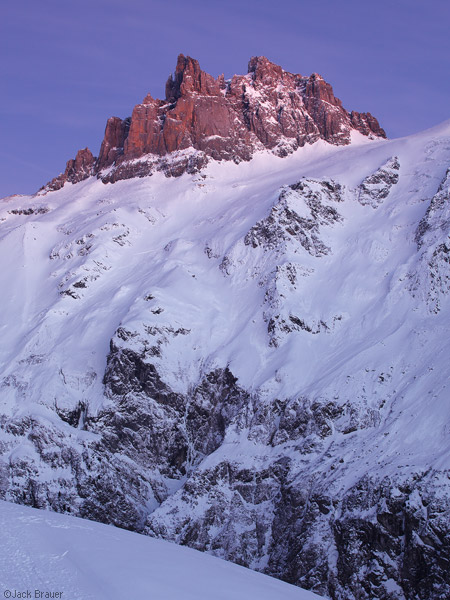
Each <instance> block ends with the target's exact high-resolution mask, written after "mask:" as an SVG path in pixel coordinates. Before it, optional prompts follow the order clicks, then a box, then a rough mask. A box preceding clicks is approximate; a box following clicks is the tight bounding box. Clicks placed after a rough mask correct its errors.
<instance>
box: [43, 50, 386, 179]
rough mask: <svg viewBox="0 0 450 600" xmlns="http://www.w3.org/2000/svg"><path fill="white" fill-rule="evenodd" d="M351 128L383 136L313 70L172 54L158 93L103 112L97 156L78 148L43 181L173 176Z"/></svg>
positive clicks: (341, 140) (336, 140) (333, 139)
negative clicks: (205, 63) (243, 71)
mask: <svg viewBox="0 0 450 600" xmlns="http://www.w3.org/2000/svg"><path fill="white" fill-rule="evenodd" d="M354 130H356V131H359V132H360V133H362V134H363V135H365V136H369V137H381V138H385V137H386V134H385V132H384V130H383V129H381V127H380V125H379V123H378V121H377V120H376V119H375V117H373V116H372V115H371V114H370V113H358V112H355V111H352V112H351V113H349V112H347V111H346V110H345V108H343V106H342V103H341V101H340V100H339V99H338V98H336V97H335V96H334V94H333V89H332V87H331V85H330V84H329V83H327V82H326V81H325V80H324V79H323V78H322V77H321V76H320V75H318V74H317V73H313V74H312V75H311V76H310V77H303V76H302V75H298V74H293V73H289V72H287V71H284V70H283V69H282V68H281V67H280V66H278V65H275V64H274V63H272V62H270V61H269V60H268V59H267V58H265V57H264V56H256V57H253V58H251V59H250V62H249V64H248V73H247V75H234V76H233V77H232V78H231V79H230V80H225V79H224V76H223V75H220V76H219V77H217V79H214V77H212V76H211V75H209V74H208V73H205V72H204V71H202V69H201V68H200V65H199V63H198V61H197V60H195V59H193V58H191V57H189V56H184V55H183V54H180V55H179V57H178V61H177V66H176V69H175V73H174V75H171V76H170V77H169V79H168V81H167V83H166V98H165V99H164V100H158V99H154V98H153V97H152V96H151V95H150V94H148V95H147V96H146V97H145V98H144V100H143V101H142V103H141V104H137V105H136V106H135V107H134V109H133V113H132V115H131V117H128V118H126V119H123V120H122V119H120V118H119V117H111V118H110V119H108V121H107V124H106V130H105V137H104V139H103V142H102V144H101V148H100V153H99V156H98V158H97V159H94V157H93V156H92V154H91V152H90V151H89V150H88V149H87V148H86V149H85V150H80V152H79V153H78V154H77V157H76V159H75V160H71V161H69V162H68V163H67V168H66V171H65V172H64V173H63V174H61V175H59V176H58V177H56V178H55V179H54V180H53V181H51V182H50V183H49V184H47V186H46V189H47V190H56V189H59V188H61V187H62V186H63V185H64V184H65V183H66V182H71V183H77V182H78V181H82V180H83V179H86V178H87V177H90V176H92V175H95V176H97V177H98V178H100V179H102V181H103V182H104V183H110V182H114V181H118V180H120V179H130V178H132V177H144V176H146V175H150V174H151V173H152V172H153V171H155V170H163V171H164V172H165V173H166V175H168V176H178V175H181V174H182V173H184V172H186V171H187V172H196V171H198V170H199V169H201V168H202V167H203V166H204V165H205V164H206V163H207V162H208V160H209V159H210V158H212V159H214V160H232V161H235V162H240V161H242V160H246V161H247V160H250V159H251V158H252V156H253V154H254V153H255V152H257V151H260V150H265V149H266V150H270V151H272V152H273V153H275V154H277V155H279V156H286V155H288V154H290V153H292V152H294V151H295V150H297V148H299V147H301V146H304V145H305V144H313V143H314V142H316V141H317V140H319V139H322V140H325V141H327V142H328V143H330V144H334V145H346V144H349V143H350V141H351V133H352V131H354ZM179 151H182V152H181V153H180V152H179ZM175 152H176V153H177V155H174V154H173V153H175Z"/></svg>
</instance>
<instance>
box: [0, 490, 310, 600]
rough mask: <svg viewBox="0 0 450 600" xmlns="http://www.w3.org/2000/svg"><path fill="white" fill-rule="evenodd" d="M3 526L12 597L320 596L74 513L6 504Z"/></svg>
mask: <svg viewBox="0 0 450 600" xmlns="http://www.w3.org/2000/svg"><path fill="white" fill-rule="evenodd" d="M0 527H1V531H2V535H1V539H2V544H1V549H0V560H1V565H2V568H1V572H0V586H1V593H2V597H5V598H8V597H13V598H14V593H16V596H15V597H16V598H20V597H22V598H26V597H28V596H26V595H22V596H20V595H18V594H19V593H22V594H23V593H24V592H27V591H28V592H30V594H31V596H29V597H31V598H63V599H64V600H124V598H155V600H180V599H181V598H182V599H183V600H211V598H217V600H275V599H277V598H280V599H281V598H283V600H314V599H315V598H316V599H319V598H320V597H319V596H317V595H316V594H312V593H311V592H307V591H305V590H300V589H299V588H296V587H294V586H292V585H289V584H287V583H284V582H282V581H278V580H276V579H273V578H272V577H268V576H267V575H261V574H260V573H255V572H254V571H250V570H249V569H245V568H243V567H239V566H238V565H233V564H231V563H227V562H225V561H223V560H220V559H218V558H214V557H211V556H208V555H206V554H202V553H200V552H197V551H195V550H191V549H190V548H181V547H179V546H176V545H175V544H170V543H169V542H163V541H161V540H154V539H151V538H148V537H144V536H141V535H139V534H136V533H132V532H129V531H124V530H121V529H117V528H113V527H110V526H107V525H102V524H100V523H93V522H89V521H85V520H83V519H77V518H75V517H69V516H67V515H58V514H55V513H49V512H47V511H41V510H36V509H33V508H29V507H23V506H16V505H14V504H10V503H7V502H0ZM8 591H9V592H11V594H12V595H11V596H8V595H7V593H8Z"/></svg>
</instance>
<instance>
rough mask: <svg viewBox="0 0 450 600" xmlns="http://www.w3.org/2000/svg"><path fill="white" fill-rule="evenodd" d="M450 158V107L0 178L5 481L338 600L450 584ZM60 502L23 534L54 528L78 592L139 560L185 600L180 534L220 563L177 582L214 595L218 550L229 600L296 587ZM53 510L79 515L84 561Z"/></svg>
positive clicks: (27, 498)
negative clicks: (403, 132)
mask: <svg viewBox="0 0 450 600" xmlns="http://www.w3.org/2000/svg"><path fill="white" fill-rule="evenodd" d="M449 168H450V121H447V122H445V123H443V124H442V125H440V126H439V127H435V128H433V129H431V130H428V131H425V132H422V133H420V134H417V135H414V136H410V137H408V138H402V139H398V140H392V141H388V140H369V139H368V138H366V137H364V136H362V135H361V134H358V133H353V141H352V144H351V145H349V146H345V147H342V146H340V147H336V146H331V145H329V144H327V143H326V142H323V141H319V142H317V143H315V144H313V145H312V146H305V147H303V148H300V149H299V150H297V151H296V152H294V153H293V154H291V155H290V156H288V157H286V158H279V157H276V156H274V155H273V154H271V153H269V152H261V153H259V154H257V155H255V157H254V158H253V159H252V160H251V161H250V162H241V163H240V164H234V163H231V162H220V163H219V162H214V161H211V162H210V163H209V164H208V166H207V167H206V168H205V169H203V170H202V171H201V172H199V173H196V174H195V175H189V174H184V175H182V176H181V177H178V178H170V177H169V178H168V177H166V176H165V175H164V174H163V173H161V172H156V173H154V174H153V175H152V176H150V177H145V178H141V179H131V180H125V181H118V182H116V183H114V184H106V185H105V184H104V183H102V181H100V180H97V179H96V178H94V177H91V178H90V179H87V180H86V181H83V182H81V183H78V184H76V185H72V184H66V185H65V186H64V187H63V188H62V189H60V190H58V191H56V192H51V193H39V194H37V195H34V196H13V197H8V198H5V199H3V200H2V201H1V203H0V248H1V251H0V287H1V289H2V290H4V295H3V299H2V301H1V321H0V330H1V335H2V344H1V346H0V365H1V367H0V369H1V379H0V425H1V430H0V497H1V498H3V499H5V500H9V501H12V502H17V503H20V504H29V505H32V506H35V507H38V508H47V509H50V510H54V511H57V512H63V513H71V514H73V515H77V516H82V517H85V518H88V519H92V520H96V521H102V522H107V523H112V524H116V525H119V526H121V527H125V528H129V529H132V530H135V531H138V532H142V533H145V534H147V535H149V536H152V537H159V538H163V539H165V540H170V541H174V542H177V543H179V544H182V545H189V546H191V547H193V548H196V549H198V550H204V551H207V552H209V553H210V554H214V555H216V556H219V557H221V558H225V559H227V560H230V561H233V562H236V563H239V564H242V565H246V566H249V567H251V568H253V569H256V570H259V571H263V572H265V573H267V574H270V575H273V576H275V577H279V578H283V579H285V580H287V581H289V582H292V583H295V584H297V585H299V586H300V587H304V588H308V589H312V590H314V591H315V592H317V593H319V594H322V595H323V596H328V597H331V598H333V599H335V600H354V599H356V598H358V599H359V600H363V599H367V600H369V599H370V600H375V599H377V598H378V599H380V600H405V599H406V598H408V599H409V598H415V599H417V600H428V599H430V600H431V598H432V599H433V600H435V599H444V598H448V597H449V594H450V579H449V575H448V569H447V566H446V565H447V564H448V555H449V552H450V508H449V507H450V444H449V439H450V437H449V436H450V402H449V361H448V357H449V355H450V341H449V340H450V336H449V318H450V313H449V310H450V307H449V291H450V261H449V256H450V241H449V231H450V209H449V206H450V171H449ZM15 510H17V511H21V510H24V512H23V515H28V514H30V515H31V514H35V513H31V512H27V511H26V510H25V509H18V508H15V507H11V506H10V505H2V514H4V515H7V514H9V513H8V511H15ZM20 514H22V513H20ZM44 514H45V516H42V513H36V515H37V516H36V519H38V520H37V521H36V539H35V541H33V539H34V538H32V537H30V543H33V544H35V546H34V548H37V547H38V546H39V545H40V543H41V542H40V541H39V540H40V539H41V537H40V536H41V535H43V530H44V528H48V531H51V532H52V534H51V535H50V534H49V535H50V538H49V540H50V541H51V542H52V544H53V541H54V542H55V544H57V547H58V549H54V547H53V546H51V548H49V554H48V555H47V556H48V558H47V559H45V560H46V561H47V562H46V563H45V565H48V567H49V569H50V567H51V569H50V570H47V567H45V572H46V575H45V577H49V578H50V579H49V580H48V581H49V582H51V583H52V585H53V581H55V585H56V583H58V585H59V584H61V585H62V583H63V579H64V581H66V584H67V585H68V586H69V587H68V588H64V589H67V590H72V591H71V593H75V590H76V589H77V585H78V583H77V584H75V583H73V582H74V581H75V582H76V577H78V576H77V575H76V573H77V571H76V569H78V568H79V569H80V572H81V570H83V569H85V568H86V569H87V571H86V577H85V578H84V577H83V578H82V579H81V580H80V582H81V583H80V585H85V584H86V585H87V586H88V587H87V588H86V590H87V592H86V593H88V592H89V593H90V594H94V596H92V597H99V596H95V593H96V592H95V589H94V587H92V588H91V587H89V586H90V584H91V582H93V583H92V584H93V585H94V584H95V585H99V586H103V585H109V583H108V581H107V579H106V569H107V570H108V573H110V575H109V576H110V577H111V578H112V579H111V586H112V587H111V588H107V589H108V590H109V591H110V593H111V594H112V595H108V594H109V591H108V593H107V592H106V591H103V588H101V590H102V591H101V593H102V594H105V596H104V597H109V598H113V597H116V596H117V597H119V596H120V597H124V595H126V594H127V593H129V592H130V589H129V588H127V583H126V582H127V581H128V577H129V576H130V577H131V571H129V570H128V569H134V568H135V567H134V566H133V564H132V563H133V561H132V560H131V557H132V556H135V557H136V571H134V570H133V573H136V575H133V578H134V577H135V578H136V586H139V585H142V591H146V593H147V592H148V590H149V589H153V588H147V587H145V586H148V585H150V584H149V583H148V582H149V579H151V581H152V582H154V585H155V586H160V585H161V586H163V585H166V584H167V585H168V586H169V587H167V588H165V587H164V588H163V587H155V588H154V592H155V594H156V592H158V593H160V594H161V597H167V598H171V597H172V595H170V594H174V593H176V592H175V591H174V590H175V588H172V587H171V586H172V583H173V580H174V577H173V572H172V575H170V574H169V573H170V570H169V571H167V570H166V566H164V565H167V564H168V562H170V561H169V555H170V557H171V556H172V554H171V553H172V552H173V553H174V554H173V556H174V557H175V553H176V552H179V554H177V557H176V559H175V562H176V563H177V568H179V569H180V570H181V571H183V570H185V569H186V570H190V568H191V567H190V566H189V565H190V564H191V562H190V561H191V560H192V565H193V566H192V569H193V570H195V569H196V568H197V566H194V565H197V564H198V565H199V567H198V568H199V569H200V568H201V569H203V570H204V569H206V570H208V573H209V572H210V574H211V576H210V577H209V575H208V577H206V578H203V583H204V585H205V586H206V587H205V588H204V589H203V588H196V587H192V590H191V591H189V589H187V588H186V590H185V591H183V595H182V597H183V598H188V597H191V596H189V595H188V594H191V593H192V597H194V596H195V597H196V598H202V597H203V596H204V597H206V596H208V597H214V598H219V597H221V596H219V595H217V593H218V592H217V589H216V590H215V592H214V594H213V595H211V592H208V590H210V589H211V588H209V587H208V586H213V585H214V583H215V578H216V574H215V571H214V569H217V570H220V569H222V570H223V572H224V580H227V584H228V583H229V585H230V586H231V587H229V588H227V587H225V584H224V587H223V590H222V585H221V584H218V585H217V586H216V587H218V588H220V590H219V591H220V593H222V591H223V597H224V598H232V597H236V598H241V597H242V598H244V597H248V598H251V597H253V596H252V594H253V595H254V596H255V597H256V596H257V595H258V597H259V598H264V597H267V598H269V597H270V598H276V597H280V596H277V594H278V592H277V591H276V590H275V588H274V590H275V591H274V593H273V594H272V595H270V594H271V593H270V592H264V591H261V592H258V593H256V591H253V588H252V589H251V590H250V588H249V592H248V594H242V595H239V594H241V593H242V590H240V591H239V592H238V591H233V590H238V588H239V586H240V585H247V583H246V582H249V583H248V585H249V586H253V581H254V582H255V586H259V585H260V584H259V581H261V582H266V581H267V580H266V579H263V578H260V577H259V576H258V575H254V576H253V575H249V574H248V573H247V572H246V571H242V570H241V569H235V568H234V567H230V566H228V565H223V563H220V562H216V561H214V560H213V559H210V558H208V557H202V558H201V559H200V558H199V559H197V555H196V554H195V553H192V552H190V551H189V550H185V549H182V550H179V551H178V550H177V549H176V548H174V547H173V546H168V545H166V544H163V543H162V542H159V541H154V540H149V539H146V538H139V537H137V536H136V535H133V534H131V533H125V532H122V531H120V532H118V531H116V530H114V529H110V528H103V527H101V526H98V525H94V524H90V523H86V524H84V523H83V522H80V521H71V520H69V519H68V518H66V517H56V516H55V517H53V516H51V515H49V514H48V513H44ZM2 518H3V517H2ZM25 518H27V519H28V517H25V516H24V517H20V518H19V520H15V521H14V522H15V523H16V525H15V526H17V527H18V530H17V532H18V533H17V535H19V534H20V527H21V525H20V524H21V523H22V524H23V523H24V522H25V521H23V519H25ZM20 519H22V520H20ZM30 519H31V521H30V523H31V524H32V525H33V526H34V523H35V521H33V519H34V517H33V519H32V518H31V517H30ZM53 519H55V520H53ZM26 522H27V523H28V521H26ZM53 523H61V524H64V527H66V523H67V527H68V528H69V529H67V536H68V537H67V538H64V540H67V544H69V541H70V540H72V541H71V542H70V544H69V545H68V549H69V554H68V555H67V556H71V555H72V556H73V560H74V562H73V565H74V566H73V567H71V566H70V564H72V563H70V564H68V566H67V569H68V572H67V578H63V577H62V573H63V571H61V573H59V572H58V571H54V568H53V565H56V564H59V563H57V561H58V560H59V558H55V559H54V562H52V560H53V559H51V556H55V557H60V556H61V555H62V554H63V553H64V552H65V551H66V548H65V545H66V541H64V543H62V541H61V540H62V537H61V538H60V537H58V538H57V537H56V534H55V537H53V531H55V532H56V531H57V532H58V534H61V536H62V535H63V534H64V535H65V533H64V532H65V531H66V530H65V529H61V528H58V527H60V526H56V525H53ZM70 523H74V525H71V524H70ZM75 523H76V524H77V525H75ZM30 527H31V525H30ZM61 527H62V525H61ZM27 531H28V530H27ZM31 531H32V529H30V532H31ZM97 532H98V535H99V538H98V539H99V541H98V543H97V542H96V541H94V538H95V536H96V535H97ZM100 532H101V533H100ZM8 535H9V534H8ZM14 535H15V534H11V535H10V536H9V537H8V538H7V539H8V540H9V541H8V544H13V542H14ZM27 535H28V534H27ZM78 536H80V538H78ZM115 536H117V537H115ZM69 537H70V540H69ZM81 538H84V539H83V540H81ZM78 539H80V542H79V543H80V544H81V546H80V547H82V548H84V549H85V551H78V550H76V548H77V547H78V541H77V540H78ZM128 543H129V546H128ZM122 544H124V545H125V544H126V547H127V553H128V548H129V557H130V560H129V561H128V562H127V563H126V564H127V567H126V568H127V570H126V572H125V574H124V575H123V576H122V575H121V570H120V568H119V567H120V558H119V557H120V555H119V548H120V547H121V546H122ZM44 547H46V546H44ZM5 548H6V546H4V550H3V551H4V552H5V553H6V554H5V559H7V560H9V561H13V560H14V556H15V553H16V552H19V550H17V549H14V550H11V552H10V551H9V550H6V549H5ZM15 548H16V547H15ZM55 548H56V546H55ZM141 548H142V557H141V556H140V554H139V553H140V549H141ZM144 548H145V550H144ZM138 549H139V550H138ZM156 549H157V550H156ZM85 552H86V553H85ZM90 552H92V554H90ZM152 552H156V554H158V555H159V554H161V562H159V561H157V562H155V563H154V565H155V568H154V570H153V566H152V567H151V569H152V570H146V569H147V567H145V568H144V555H145V556H147V554H146V553H150V555H151V553H152ZM94 553H96V556H97V557H98V564H99V569H100V570H99V572H98V577H97V575H96V576H95V577H94V575H93V574H92V570H90V568H89V564H92V561H93V559H92V557H93V556H94ZM19 554H20V552H19ZM30 554H31V556H33V555H34V553H33V552H32V551H31V550H30V551H27V554H26V556H25V555H24V556H22V558H20V557H19V558H18V559H17V560H18V561H19V564H22V565H24V567H23V568H25V566H26V565H28V564H29V571H28V572H29V574H30V579H26V577H25V575H23V577H25V579H23V580H15V579H12V580H11V581H12V582H13V583H9V582H8V581H9V580H8V581H6V580H5V585H6V584H8V585H14V586H19V585H22V586H23V585H26V586H28V585H31V583H32V579H33V577H34V576H35V575H34V574H35V573H36V570H35V569H36V568H38V567H35V565H36V563H34V562H29V561H30V560H38V559H37V558H33V559H31V558H30ZM166 555H167V557H168V558H167V560H166V559H165V558H164V560H162V558H163V557H165V556H166ZM191 557H192V558H191ZM61 560H62V559H61ZM67 560H69V559H64V561H66V562H67ZM95 560H96V561H97V558H96V559H95ZM197 560H198V561H199V562H198V563H196V561H197ZM21 561H22V562H21ZM64 561H63V564H64V565H66V562H64ZM77 561H80V562H77ZM103 561H104V562H103ZM108 561H110V564H111V565H116V566H115V567H114V568H110V567H108ZM148 562H149V564H150V563H151V560H148ZM171 562H172V563H173V562H174V561H173V560H172V561H171ZM9 564H10V565H11V569H12V572H13V571H14V569H13V567H14V565H13V563H11V562H9ZM205 564H208V567H206V568H205V567H203V565H205ZM38 565H42V569H44V566H45V565H44V563H38ZM200 565H201V566H200ZM210 565H211V566H210ZM216 565H217V566H216ZM96 566H97V565H96ZM172 566H173V565H172ZM100 567H101V568H100ZM116 567H117V568H116ZM65 568H66V567H65ZM103 568H104V569H105V571H104V575H105V578H104V576H103V574H102V573H103V571H101V569H103ZM148 569H150V567H148ZM228 569H229V570H228ZM38 570H40V567H39V569H38ZM209 570H210V571H209ZM47 571H48V572H47ZM181 571H180V573H181ZM12 572H11V577H14V576H13V574H12ZM183 572H184V571H183ZM149 573H150V575H151V576H148V574H149ZM213 574H214V575H213ZM241 574H242V575H241ZM160 575H161V578H160V577H159V576H160ZM18 577H21V576H20V575H18ZM27 577H28V576H27ZM43 577H44V576H43ZM51 577H56V578H57V579H55V580H53V579H51ZM59 577H61V579H59ZM180 577H181V574H180ZM184 577H185V576H184V575H183V577H182V579H184ZM217 577H219V575H217ZM240 577H242V578H243V579H242V584H241V583H239V582H240V581H241V580H240V579H239V578H240ZM74 578H75V579H74ZM66 579H67V580H66ZM244 579H245V582H244ZM186 580H187V581H188V582H191V583H192V585H193V586H194V585H200V583H201V582H200V581H198V580H195V578H193V577H191V578H189V577H188V575H186ZM194 580H195V581H194ZM33 581H34V580H33ZM121 581H122V583H120V582H121ZM250 581H251V583H250ZM39 582H41V580H39V581H37V580H36V584H34V583H33V585H37V584H38V583H39ZM140 582H142V583H140ZM235 582H236V583H235ZM256 582H258V583H256ZM269 582H270V585H273V586H275V587H276V586H277V585H278V584H277V583H276V582H275V583H274V582H271V580H269ZM44 583H45V581H44V579H42V585H44ZM184 583H185V582H184ZM184 583H183V585H184ZM203 583H202V584H201V585H203ZM169 584H170V585H169ZM39 585H41V583H39ZM151 585H153V583H151ZM265 585H269V583H267V584H266V583H261V586H262V587H263V586H265ZM279 585H280V586H281V587H280V588H279V589H280V590H283V592H282V597H283V598H285V597H286V598H287V597H290V596H289V594H292V597H293V598H294V597H298V598H303V597H305V598H306V597H308V596H307V595H305V593H304V592H301V591H296V590H292V589H291V588H290V587H288V586H283V585H282V584H279ZM70 586H72V587H70ZM120 586H122V587H120ZM262 587H261V590H262ZM17 589H18V588H17ZM80 589H82V588H80ZM138 589H139V588H138V587H136V588H135V589H134V590H133V591H134V593H135V595H136V596H138V595H139V594H138V591H137V590H138ZM176 589H178V593H179V588H176ZM258 589H259V588H258ZM267 589H269V588H267ZM277 589H278V588H277ZM119 590H120V591H119ZM196 590H197V591H196ZM226 590H228V591H229V593H228V592H227V591H226ZM255 590H256V587H255ZM285 590H286V591H285ZM68 593H69V591H68ZM234 593H236V594H238V595H236V596H233V595H232V594H234ZM264 593H266V596H264ZM114 594H116V595H114ZM164 594H165V595H164ZM295 594H297V595H295ZM302 594H303V595H302ZM77 597H80V598H81V597H83V598H88V597H91V596H77ZM101 597H103V596H101ZM155 597H156V596H155ZM173 597H175V596H173ZM178 597H180V596H178Z"/></svg>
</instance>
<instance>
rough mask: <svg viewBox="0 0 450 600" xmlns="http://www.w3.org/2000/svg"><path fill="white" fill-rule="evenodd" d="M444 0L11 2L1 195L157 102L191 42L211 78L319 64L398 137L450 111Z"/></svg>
mask: <svg viewBox="0 0 450 600" xmlns="http://www.w3.org/2000/svg"><path fill="white" fill-rule="evenodd" d="M449 23H450V2H449V1H448V0H427V2H425V0H389V1H388V0H378V1H376V2H375V1H374V2H365V1H362V0H340V1H338V0H316V1H315V2H313V1H311V0H308V1H304V0H284V2H277V1H275V0H271V1H268V0H259V1H255V0H248V1H246V0H240V1H237V0H227V1H223V2H215V1H214V0H191V1H190V2H187V1H181V0H171V1H170V2H168V1H162V0H76V1H75V2H66V1H65V0H40V1H39V2H37V1H36V0H14V1H13V2H4V3H3V7H2V10H1V13H0V57H1V59H0V60H1V63H0V69H1V81H2V93H1V95H0V113H1V119H0V124H1V129H0V135H1V141H2V144H1V149H0V165H1V173H0V175H1V176H0V197H2V196H5V195H7V194H12V193H32V192H35V191H36V190H37V189H38V188H39V187H40V186H41V185H43V184H44V183H46V182H47V181H48V180H49V179H51V178H52V177H54V176H56V175H58V173H60V172H61V171H63V170H64V168H65V164H66V161H67V160H68V159H69V158H72V157H74V156H75V153H76V151H77V150H78V149H79V148H84V147H85V146H89V148H90V149H91V150H92V152H93V153H94V154H97V153H98V150H99V148H100V143H101V140H102V137H103V133H104V128H105V123H106V119H107V118H108V117H110V116H113V115H115V116H119V117H122V118H124V117H127V116H129V115H130V114H131V111H132V109H133V106H134V105H135V104H137V103H138V102H140V101H141V100H142V99H143V97H144V96H145V95H146V93H147V92H150V93H151V94H152V95H153V96H155V97H158V98H161V97H163V96H164V87H165V82H166V80H167V77H168V76H169V74H170V73H171V72H173V71H174V69H175V64H176V59H177V55H178V54H179V53H180V52H181V53H183V54H186V55H190V56H192V57H194V58H197V59H198V60H199V61H200V65H201V67H202V68H203V69H204V70H205V71H208V72H209V73H211V74H212V75H214V76H217V75H219V74H220V73H224V74H225V76H226V77H231V76H232V75H233V74H234V73H246V72H247V62H248V60H249V58H250V57H251V56H254V55H264V56H267V57H268V58H269V59H270V60H272V61H273V62H275V63H277V64H280V65H281V66H282V67H283V68H284V69H286V70H288V71H291V72H295V73H301V74H302V75H310V74H311V73H312V72H318V73H320V74H321V75H322V76H323V77H324V78H325V79H326V80H327V81H328V82H329V83H331V84H332V86H333V88H334V92H335V95H336V96H337V97H339V98H340V99H341V100H342V102H343V105H344V107H345V108H347V109H348V110H352V109H353V110H358V111H362V112H371V113H372V114H373V115H375V116H376V117H377V118H378V120H379V121H380V123H381V125H382V126H383V127H384V128H385V129H386V132H387V134H388V136H389V137H398V136H403V135H408V134H410V133H414V132H417V131H420V130H422V129H425V128H427V127H431V126H432V125H436V124H438V123H440V122H441V121H443V120H445V119H448V118H450V109H449V98H450V36H449V34H448V26H449Z"/></svg>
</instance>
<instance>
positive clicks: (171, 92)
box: [166, 54, 220, 103]
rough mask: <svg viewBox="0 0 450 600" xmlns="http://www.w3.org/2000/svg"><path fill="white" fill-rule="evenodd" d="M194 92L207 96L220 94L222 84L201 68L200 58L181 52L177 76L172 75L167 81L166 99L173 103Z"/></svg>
mask: <svg viewBox="0 0 450 600" xmlns="http://www.w3.org/2000/svg"><path fill="white" fill-rule="evenodd" d="M194 93H196V94H203V95H205V96H212V95H218V94H219V93H220V86H219V83H218V81H217V80H216V79H214V77H212V76H211V75H209V74H208V73H205V71H202V70H201V68H200V65H199V62H198V60H195V59H194V58H191V57H190V56H184V54H180V55H179V56H178V60H177V66H176V69H175V76H174V77H173V76H172V75H170V77H169V79H168V80H167V83H166V101H167V102H169V103H173V102H176V101H177V100H178V98H180V97H182V96H189V94H194Z"/></svg>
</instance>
